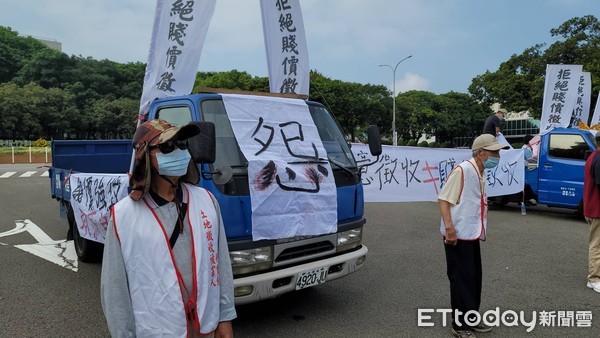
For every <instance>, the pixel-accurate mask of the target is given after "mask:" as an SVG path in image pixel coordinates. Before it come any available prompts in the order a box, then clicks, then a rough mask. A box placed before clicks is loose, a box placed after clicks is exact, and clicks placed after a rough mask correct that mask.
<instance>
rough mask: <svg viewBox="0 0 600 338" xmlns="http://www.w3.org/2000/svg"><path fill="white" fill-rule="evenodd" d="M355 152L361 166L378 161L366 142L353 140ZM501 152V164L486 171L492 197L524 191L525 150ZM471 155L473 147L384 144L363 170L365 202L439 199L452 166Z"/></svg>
mask: <svg viewBox="0 0 600 338" xmlns="http://www.w3.org/2000/svg"><path fill="white" fill-rule="evenodd" d="M352 153H353V154H354V157H355V158H356V162H357V164H358V165H359V166H360V165H364V164H366V163H370V162H372V161H373V160H375V158H374V157H373V156H371V155H370V153H369V146H368V145H366V144H360V143H353V144H352ZM500 154H501V155H500V163H499V164H498V166H497V167H495V168H493V169H486V170H485V171H484V176H485V182H486V188H485V191H486V193H487V195H488V196H490V197H491V196H502V195H510V194H514V193H518V192H521V191H523V186H524V178H525V161H524V158H523V150H522V149H513V150H501V152H500ZM471 157H472V151H471V149H445V148H424V147H393V146H383V153H382V154H381V156H379V160H378V161H377V163H375V164H373V165H371V166H368V167H364V168H363V169H362V183H363V188H364V192H365V202H422V201H437V196H438V195H439V193H440V191H441V189H442V187H443V185H444V182H445V181H446V179H447V178H448V176H449V175H450V172H451V171H452V169H453V168H454V167H456V166H457V165H458V164H459V163H461V162H462V161H465V160H468V159H470V158H471Z"/></svg>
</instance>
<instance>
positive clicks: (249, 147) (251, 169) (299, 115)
mask: <svg viewBox="0 0 600 338" xmlns="http://www.w3.org/2000/svg"><path fill="white" fill-rule="evenodd" d="M222 97H223V104H224V105H225V109H226V111H227V115H228V116H229V120H230V121H231V127H232V129H233V133H234V135H235V138H236V140H237V142H238V144H239V145H240V148H241V150H242V152H243V153H244V156H246V159H247V160H248V180H249V185H250V198H251V203H252V239H253V240H260V239H280V238H289V237H294V236H308V235H322V234H328V233H333V232H336V231H337V192H336V186H335V181H334V177H333V172H332V171H331V166H330V165H329V162H328V160H327V153H326V152H325V149H324V147H323V144H322V142H321V139H320V137H319V132H318V130H317V127H316V126H315V123H314V121H313V119H312V117H311V115H310V111H309V109H308V106H307V105H306V102H304V101H303V100H290V99H282V98H275V97H265V96H251V95H225V94H223V95H222Z"/></svg>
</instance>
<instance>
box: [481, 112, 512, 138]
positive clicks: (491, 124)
mask: <svg viewBox="0 0 600 338" xmlns="http://www.w3.org/2000/svg"><path fill="white" fill-rule="evenodd" d="M507 113H508V112H507V111H506V109H504V108H499V109H497V110H496V111H495V112H494V114H492V115H490V117H488V118H487V119H486V120H485V122H484V123H483V133H484V134H490V135H492V136H498V134H500V124H501V123H502V121H503V120H504V117H505V116H506V114H507Z"/></svg>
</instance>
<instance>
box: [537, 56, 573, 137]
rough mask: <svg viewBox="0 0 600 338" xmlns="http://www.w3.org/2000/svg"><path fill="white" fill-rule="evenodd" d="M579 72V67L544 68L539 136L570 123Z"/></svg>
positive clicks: (548, 66) (552, 66)
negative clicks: (544, 79)
mask: <svg viewBox="0 0 600 338" xmlns="http://www.w3.org/2000/svg"><path fill="white" fill-rule="evenodd" d="M581 70H582V66H581V65H547V66H546V82H545V85H544V102H543V104H542V117H541V126H540V134H545V133H547V132H549V131H550V130H552V129H554V128H559V127H564V128H566V127H568V126H569V124H570V123H571V115H572V113H573V109H574V108H575V103H576V102H577V88H578V87H579V80H580V75H581Z"/></svg>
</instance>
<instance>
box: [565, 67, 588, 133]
mask: <svg viewBox="0 0 600 338" xmlns="http://www.w3.org/2000/svg"><path fill="white" fill-rule="evenodd" d="M591 100H592V79H591V76H590V73H589V72H581V75H580V76H579V85H578V87H577V101H575V109H573V115H572V116H571V125H570V127H571V128H577V126H578V125H579V121H583V122H585V123H586V124H587V123H588V120H589V117H590V103H591Z"/></svg>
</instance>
